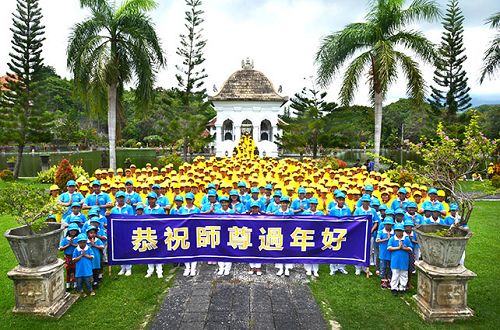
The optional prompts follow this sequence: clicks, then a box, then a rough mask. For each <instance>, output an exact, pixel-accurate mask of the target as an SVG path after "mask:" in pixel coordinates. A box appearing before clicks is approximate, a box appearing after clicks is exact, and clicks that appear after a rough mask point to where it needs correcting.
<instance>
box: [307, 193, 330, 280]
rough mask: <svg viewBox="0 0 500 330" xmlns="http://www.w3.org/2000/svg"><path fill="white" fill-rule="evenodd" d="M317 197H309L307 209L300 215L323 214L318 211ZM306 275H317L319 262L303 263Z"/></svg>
mask: <svg viewBox="0 0 500 330" xmlns="http://www.w3.org/2000/svg"><path fill="white" fill-rule="evenodd" d="M317 208H318V199H317V198H316V197H311V198H309V209H308V210H305V211H304V213H302V215H320V216H322V215H325V214H324V213H323V211H318V209H317ZM304 269H305V270H306V275H307V276H311V275H312V276H314V277H319V274H318V271H319V264H304Z"/></svg>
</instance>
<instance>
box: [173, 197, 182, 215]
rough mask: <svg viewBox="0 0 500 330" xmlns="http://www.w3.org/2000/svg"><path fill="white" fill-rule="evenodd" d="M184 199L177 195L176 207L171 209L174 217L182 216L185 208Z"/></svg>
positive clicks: (175, 198)
mask: <svg viewBox="0 0 500 330" xmlns="http://www.w3.org/2000/svg"><path fill="white" fill-rule="evenodd" d="M182 204H184V198H183V197H182V196H181V195H177V196H175V197H174V207H172V208H171V209H170V214H172V215H180V214H182V212H183V208H184V206H182Z"/></svg>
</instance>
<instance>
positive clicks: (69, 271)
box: [59, 223, 80, 290]
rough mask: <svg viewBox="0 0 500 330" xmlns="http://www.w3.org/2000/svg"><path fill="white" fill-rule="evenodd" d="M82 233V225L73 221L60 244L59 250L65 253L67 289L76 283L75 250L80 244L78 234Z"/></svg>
mask: <svg viewBox="0 0 500 330" xmlns="http://www.w3.org/2000/svg"><path fill="white" fill-rule="evenodd" d="M78 234H80V227H78V225H77V224H76V223H71V224H70V225H69V226H68V230H67V231H66V236H65V237H64V238H63V239H62V240H61V243H60V244H59V251H63V254H64V269H66V290H69V289H70V288H71V285H72V284H73V285H76V282H75V263H74V262H73V252H74V251H75V248H76V247H77V246H78V243H77V236H78Z"/></svg>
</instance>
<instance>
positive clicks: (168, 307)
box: [151, 263, 327, 330]
mask: <svg viewBox="0 0 500 330" xmlns="http://www.w3.org/2000/svg"><path fill="white" fill-rule="evenodd" d="M263 270H264V274H263V275H262V276H256V275H248V274H247V271H248V266H247V265H246V264H234V265H233V269H232V270H231V275H229V276H218V275H217V274H216V272H217V265H208V264H207V263H202V264H198V275H197V276H195V277H184V276H182V267H181V269H180V270H179V271H178V272H177V277H176V279H175V282H174V285H173V287H172V288H171V289H170V290H169V292H168V294H167V296H166V298H165V301H164V303H163V305H162V307H161V309H160V311H159V312H158V315H157V316H156V318H155V320H154V321H153V324H152V326H151V329H169V330H175V329H182V330H196V329H217V330H224V329H254V330H258V329H266V330H267V329H286V330H294V329H297V330H298V329H300V330H307V329H314V330H322V329H327V326H326V323H325V321H324V319H323V317H322V315H321V312H320V310H319V307H318V305H317V304H316V302H315V301H314V298H313V296H312V294H311V291H310V289H309V287H308V286H307V281H308V280H307V278H306V275H305V273H304V269H303V267H302V266H296V268H295V269H293V270H292V272H291V276H290V277H288V278H285V277H277V276H276V268H274V265H272V264H268V265H264V268H263Z"/></svg>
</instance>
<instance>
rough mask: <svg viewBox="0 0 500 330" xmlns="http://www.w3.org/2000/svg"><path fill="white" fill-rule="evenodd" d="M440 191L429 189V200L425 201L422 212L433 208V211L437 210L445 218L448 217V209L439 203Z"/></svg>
mask: <svg viewBox="0 0 500 330" xmlns="http://www.w3.org/2000/svg"><path fill="white" fill-rule="evenodd" d="M437 193H438V191H437V189H436V188H431V189H429V191H428V192H427V195H429V198H430V199H429V200H427V201H425V202H423V203H422V209H421V210H422V211H424V210H425V209H426V208H431V209H433V210H434V209H436V210H438V211H439V212H440V213H441V215H442V216H445V215H446V209H445V207H444V205H443V204H442V203H441V202H440V201H438V199H437V197H438V195H437Z"/></svg>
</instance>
